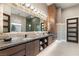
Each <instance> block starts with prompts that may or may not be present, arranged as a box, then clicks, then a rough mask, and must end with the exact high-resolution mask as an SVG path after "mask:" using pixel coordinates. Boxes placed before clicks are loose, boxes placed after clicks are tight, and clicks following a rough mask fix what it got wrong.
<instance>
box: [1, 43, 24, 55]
mask: <svg viewBox="0 0 79 59" xmlns="http://www.w3.org/2000/svg"><path fill="white" fill-rule="evenodd" d="M24 49H25V44H21V45H18V46H15V47H11V48H8V49H5V50H2V51H0V56H9V55H14V54H16V53H19V52H20V51H22V50H24Z"/></svg>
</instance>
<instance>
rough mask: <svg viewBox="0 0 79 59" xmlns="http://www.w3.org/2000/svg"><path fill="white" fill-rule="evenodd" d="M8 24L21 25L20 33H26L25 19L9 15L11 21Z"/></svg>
mask: <svg viewBox="0 0 79 59" xmlns="http://www.w3.org/2000/svg"><path fill="white" fill-rule="evenodd" d="M10 22H11V23H19V24H22V27H21V31H22V32H25V31H26V17H22V16H18V15H14V14H11V21H10Z"/></svg>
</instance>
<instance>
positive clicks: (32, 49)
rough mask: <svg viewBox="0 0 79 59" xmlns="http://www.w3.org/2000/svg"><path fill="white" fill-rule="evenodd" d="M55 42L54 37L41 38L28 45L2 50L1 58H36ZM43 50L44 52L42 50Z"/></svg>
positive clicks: (0, 52) (0, 51)
mask: <svg viewBox="0 0 79 59" xmlns="http://www.w3.org/2000/svg"><path fill="white" fill-rule="evenodd" d="M52 42H53V38H52V36H49V37H43V38H39V39H36V40H33V41H30V42H27V43H23V44H20V45H15V46H12V47H9V48H6V49H3V50H0V56H36V55H37V54H38V53H39V52H40V51H42V50H43V49H45V48H46V47H47V46H48V45H50V44H51V43H52ZM41 47H42V48H43V49H42V50H41V49H40V48H41Z"/></svg>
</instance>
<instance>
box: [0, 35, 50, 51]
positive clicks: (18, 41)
mask: <svg viewBox="0 0 79 59" xmlns="http://www.w3.org/2000/svg"><path fill="white" fill-rule="evenodd" d="M48 36H50V35H41V36H36V37H27V38H21V37H14V38H12V40H11V41H7V42H4V40H0V50H3V49H6V48H9V47H12V46H15V45H19V44H22V43H27V42H30V41H33V40H37V39H41V38H44V37H48Z"/></svg>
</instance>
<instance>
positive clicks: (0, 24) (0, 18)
mask: <svg viewBox="0 0 79 59" xmlns="http://www.w3.org/2000/svg"><path fill="white" fill-rule="evenodd" d="M2 32H3V5H2V4H0V33H2Z"/></svg>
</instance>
